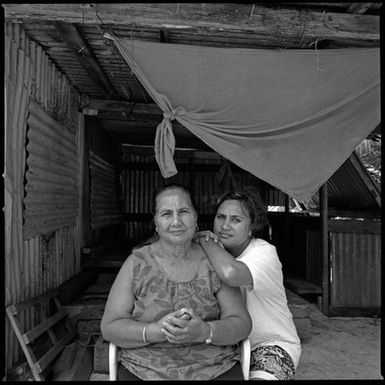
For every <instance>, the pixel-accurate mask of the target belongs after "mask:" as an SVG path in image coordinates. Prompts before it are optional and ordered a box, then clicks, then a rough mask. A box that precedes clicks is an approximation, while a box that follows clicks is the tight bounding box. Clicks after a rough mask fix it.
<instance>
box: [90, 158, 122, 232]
mask: <svg viewBox="0 0 385 385" xmlns="http://www.w3.org/2000/svg"><path fill="white" fill-rule="evenodd" d="M89 167H90V176H91V199H90V216H91V228H92V229H96V228H101V227H106V226H109V225H111V224H118V223H120V222H121V210H120V207H119V204H118V199H117V196H116V185H115V170H114V167H113V166H112V165H111V164H110V163H109V162H107V161H105V160H104V159H102V158H101V157H100V156H98V155H96V154H95V153H94V152H92V151H89Z"/></svg>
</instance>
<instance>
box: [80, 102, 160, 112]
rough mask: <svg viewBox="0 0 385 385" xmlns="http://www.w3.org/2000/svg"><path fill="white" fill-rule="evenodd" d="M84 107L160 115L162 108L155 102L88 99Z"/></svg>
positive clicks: (106, 110)
mask: <svg viewBox="0 0 385 385" xmlns="http://www.w3.org/2000/svg"><path fill="white" fill-rule="evenodd" d="M84 107H86V108H90V109H92V110H98V111H105V112H126V113H131V114H133V115H135V114H138V115H155V116H161V115H162V110H161V109H160V108H159V107H158V105H157V104H155V103H130V102H121V101H119V100H104V99H90V100H89V102H88V103H87V105H85V106H84Z"/></svg>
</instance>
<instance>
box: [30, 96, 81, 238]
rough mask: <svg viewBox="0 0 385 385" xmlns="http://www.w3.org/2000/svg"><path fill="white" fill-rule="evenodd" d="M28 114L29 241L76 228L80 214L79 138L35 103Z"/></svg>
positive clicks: (32, 102)
mask: <svg viewBox="0 0 385 385" xmlns="http://www.w3.org/2000/svg"><path fill="white" fill-rule="evenodd" d="M28 113H29V116H28V120H27V123H28V131H27V138H28V141H27V164H26V167H27V171H26V180H27V184H26V186H25V192H26V195H25V198H24V213H23V216H24V225H23V235H24V238H25V239H28V238H32V237H33V236H36V235H39V234H46V233H48V232H50V231H53V230H58V229H60V228H63V227H65V226H70V227H73V226H75V224H76V217H77V215H78V212H79V187H78V168H79V167H78V159H77V157H78V154H77V148H76V143H75V135H74V134H73V133H71V132H70V131H69V130H68V129H66V128H65V127H64V126H62V125H61V124H60V123H58V122H57V121H56V120H54V119H53V118H51V117H50V116H49V115H48V114H47V112H46V111H45V110H44V109H43V108H42V107H41V106H39V105H38V104H37V103H36V102H34V101H30V103H29V107H28Z"/></svg>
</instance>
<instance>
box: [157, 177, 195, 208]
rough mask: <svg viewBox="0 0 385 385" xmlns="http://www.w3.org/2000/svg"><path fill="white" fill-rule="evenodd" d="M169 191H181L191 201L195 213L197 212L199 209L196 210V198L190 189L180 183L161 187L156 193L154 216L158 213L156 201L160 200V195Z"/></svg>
mask: <svg viewBox="0 0 385 385" xmlns="http://www.w3.org/2000/svg"><path fill="white" fill-rule="evenodd" d="M167 190H181V191H183V192H184V193H185V194H186V195H187V196H188V197H189V199H190V202H191V205H192V207H193V209H194V210H195V212H197V208H196V205H195V202H194V198H193V197H192V195H191V193H190V191H189V190H188V188H187V187H186V186H184V185H182V184H178V183H172V184H169V185H166V186H162V187H159V188H158V189H157V190H156V191H155V194H154V206H153V207H154V208H153V210H154V214H155V213H156V200H157V198H158V196H159V195H160V194H162V193H163V192H165V191H167Z"/></svg>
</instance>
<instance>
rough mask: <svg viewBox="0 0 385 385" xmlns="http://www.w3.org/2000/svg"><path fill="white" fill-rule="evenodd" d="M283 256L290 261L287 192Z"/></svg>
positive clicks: (286, 198) (287, 197) (286, 196)
mask: <svg viewBox="0 0 385 385" xmlns="http://www.w3.org/2000/svg"><path fill="white" fill-rule="evenodd" d="M285 258H286V259H289V261H291V250H290V203H289V195H287V194H285ZM290 264H291V263H290ZM292 267H293V266H292ZM294 269H295V267H294ZM293 273H295V271H293Z"/></svg>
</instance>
